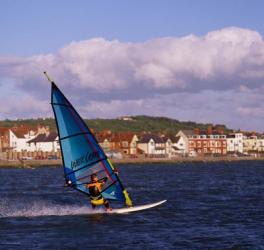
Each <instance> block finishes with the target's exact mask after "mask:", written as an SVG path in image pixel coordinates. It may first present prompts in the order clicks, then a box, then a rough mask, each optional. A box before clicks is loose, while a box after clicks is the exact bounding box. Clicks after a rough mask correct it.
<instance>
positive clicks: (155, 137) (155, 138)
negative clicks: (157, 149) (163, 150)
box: [139, 134, 164, 143]
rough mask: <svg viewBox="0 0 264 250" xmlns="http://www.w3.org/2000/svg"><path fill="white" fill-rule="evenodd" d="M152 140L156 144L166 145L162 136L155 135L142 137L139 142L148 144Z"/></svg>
mask: <svg viewBox="0 0 264 250" xmlns="http://www.w3.org/2000/svg"><path fill="white" fill-rule="evenodd" d="M151 139H153V141H154V142H155V143H164V140H163V139H162V138H161V137H160V136H158V135H153V134H144V135H142V136H141V138H140V140H139V143H148V142H149V141H150V140H151Z"/></svg>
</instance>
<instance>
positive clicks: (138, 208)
mask: <svg viewBox="0 0 264 250" xmlns="http://www.w3.org/2000/svg"><path fill="white" fill-rule="evenodd" d="M166 201H167V200H163V201H159V202H155V203H150V204H146V205H140V206H133V207H126V208H117V209H113V210H112V211H111V212H105V213H109V214H127V213H132V212H137V211H141V210H146V209H150V208H153V207H157V206H159V205H161V204H162V203H165V202H166Z"/></svg>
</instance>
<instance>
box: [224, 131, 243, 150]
mask: <svg viewBox="0 0 264 250" xmlns="http://www.w3.org/2000/svg"><path fill="white" fill-rule="evenodd" d="M226 142H227V152H228V153H234V154H235V153H240V154H243V151H244V147H243V134H242V133H233V134H229V135H227V137H226Z"/></svg>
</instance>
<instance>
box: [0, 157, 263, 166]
mask: <svg viewBox="0 0 264 250" xmlns="http://www.w3.org/2000/svg"><path fill="white" fill-rule="evenodd" d="M110 161H111V162H112V163H114V164H120V165H123V164H143V165H144V164H161V163H163V164H181V163H207V162H237V161H264V157H188V158H175V159H168V158H165V159H164V158H156V159H155V158H124V159H110ZM61 165H62V160H24V161H18V160H10V161H7V160H0V168H4V167H18V168H31V167H48V166H50V167H54V166H61Z"/></svg>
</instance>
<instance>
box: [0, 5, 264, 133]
mask: <svg viewBox="0 0 264 250" xmlns="http://www.w3.org/2000/svg"><path fill="white" fill-rule="evenodd" d="M263 9H264V1H261V0H259V1H258V0H251V1H248V0H240V1H238V0H228V1H227V0H221V1H220V0H218V1H217V0H214V1H212V0H210V1H209V0H183V1H180V0H178V1H177V0H141V1H139V0H133V1H128V0H116V1H114V0H105V1H101V0H97V1H88V0H75V1H74V0H56V1H50V0H46V1H41V0H8V1H7V0H0V38H1V39H0V119H21V118H37V117H52V116H53V114H52V110H51V107H50V104H49V103H50V86H49V83H48V81H47V79H45V77H44V75H43V71H47V72H48V73H49V75H50V76H51V77H52V79H53V80H54V81H55V82H56V83H57V85H58V86H59V87H60V88H61V90H62V91H63V92H64V93H65V95H66V96H67V97H68V99H69V100H70V101H71V102H72V104H73V105H74V106H75V107H76V109H77V110H78V111H79V112H80V114H81V115H82V116H83V117H84V118H115V117H118V116H123V115H142V114H144V115H152V116H166V117H170V118H175V119H178V120H182V121H197V122H206V123H213V124H225V125H227V126H228V127H229V128H232V129H243V130H256V131H259V132H263V131H264V125H263V121H264V102H263V94H264V84H263V83H264V41H263V36H264V17H263V13H262V12H263Z"/></svg>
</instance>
